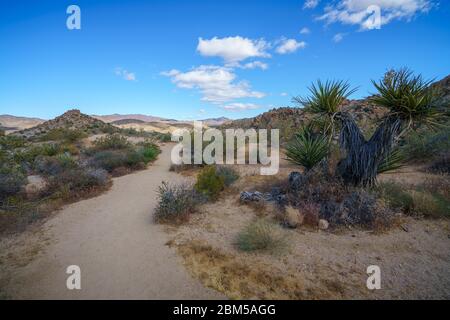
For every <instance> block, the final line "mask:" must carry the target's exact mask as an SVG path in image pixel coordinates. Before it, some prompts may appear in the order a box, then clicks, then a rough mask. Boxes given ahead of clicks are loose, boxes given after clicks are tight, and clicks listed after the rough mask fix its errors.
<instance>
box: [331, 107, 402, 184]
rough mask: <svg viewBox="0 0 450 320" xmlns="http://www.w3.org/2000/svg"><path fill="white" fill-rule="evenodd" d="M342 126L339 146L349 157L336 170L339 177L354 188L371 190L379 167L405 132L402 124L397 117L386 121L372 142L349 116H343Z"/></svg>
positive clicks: (342, 114)
mask: <svg viewBox="0 0 450 320" xmlns="http://www.w3.org/2000/svg"><path fill="white" fill-rule="evenodd" d="M338 119H339V120H340V121H341V123H342V129H341V134H340V142H339V143H340V146H341V149H342V150H343V151H345V153H346V157H345V158H344V159H342V160H341V161H340V162H339V164H338V167H337V169H336V170H337V174H338V175H340V176H341V177H342V178H343V180H344V182H345V183H347V184H353V185H355V186H370V185H373V184H374V183H375V181H376V177H377V173H378V166H379V165H380V163H381V162H382V161H383V159H385V157H386V156H387V155H388V154H389V152H391V150H392V148H393V146H394V144H395V142H396V138H397V137H398V136H399V134H400V132H401V128H402V121H401V119H398V118H396V117H388V118H386V119H385V120H384V121H383V122H382V123H381V124H380V125H379V126H378V128H377V130H376V131H375V133H374V134H373V135H372V137H371V138H370V140H369V141H366V139H365V138H364V136H363V134H362V133H361V130H360V129H359V128H358V125H357V124H356V122H355V120H354V119H353V118H352V117H351V116H350V115H349V114H347V113H341V114H339V116H338Z"/></svg>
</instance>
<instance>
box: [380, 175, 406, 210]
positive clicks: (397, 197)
mask: <svg viewBox="0 0 450 320" xmlns="http://www.w3.org/2000/svg"><path fill="white" fill-rule="evenodd" d="M375 191H376V192H377V193H378V195H379V196H380V197H381V198H383V199H384V200H385V201H386V202H387V203H388V205H389V206H390V207H392V208H393V209H400V210H401V211H402V212H404V213H407V214H408V213H411V212H412V210H413V206H414V201H413V197H412V196H411V193H410V192H409V191H408V190H407V189H406V188H405V186H403V185H401V184H398V183H394V182H383V183H379V184H378V185H377V186H376V187H375Z"/></svg>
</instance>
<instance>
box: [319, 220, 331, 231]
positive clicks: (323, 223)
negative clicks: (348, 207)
mask: <svg viewBox="0 0 450 320" xmlns="http://www.w3.org/2000/svg"><path fill="white" fill-rule="evenodd" d="M328 227H329V223H328V221H327V220H325V219H320V220H319V229H320V230H327V229H328Z"/></svg>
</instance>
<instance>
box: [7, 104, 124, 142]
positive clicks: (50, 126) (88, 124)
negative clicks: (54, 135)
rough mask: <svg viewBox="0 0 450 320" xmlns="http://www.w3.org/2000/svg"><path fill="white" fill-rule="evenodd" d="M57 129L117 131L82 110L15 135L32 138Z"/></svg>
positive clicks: (63, 115)
mask: <svg viewBox="0 0 450 320" xmlns="http://www.w3.org/2000/svg"><path fill="white" fill-rule="evenodd" d="M55 129H72V130H82V131H90V130H91V131H99V132H100V131H101V132H113V131H115V130H117V128H116V127H114V126H112V125H110V124H107V123H105V122H103V121H101V120H98V119H95V118H93V117H91V116H88V115H86V114H83V113H81V112H80V110H76V109H73V110H69V111H67V112H65V113H64V114H62V115H60V116H59V117H56V118H55V119H53V120H49V121H45V122H43V123H41V124H39V125H37V126H35V127H32V128H29V129H25V130H20V131H17V132H14V133H13V134H14V135H19V136H22V137H25V138H31V137H36V136H40V135H43V134H46V133H48V132H49V131H52V130H55Z"/></svg>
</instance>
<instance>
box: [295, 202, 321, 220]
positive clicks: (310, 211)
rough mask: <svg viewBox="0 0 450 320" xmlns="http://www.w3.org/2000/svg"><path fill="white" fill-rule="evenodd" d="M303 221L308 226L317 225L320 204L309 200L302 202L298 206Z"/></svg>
mask: <svg viewBox="0 0 450 320" xmlns="http://www.w3.org/2000/svg"><path fill="white" fill-rule="evenodd" d="M299 209H300V213H301V214H302V215H303V222H304V223H305V224H306V225H309V226H317V225H318V223H319V219H320V205H319V204H317V203H314V202H311V201H305V202H302V203H301V204H300V206H299Z"/></svg>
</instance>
